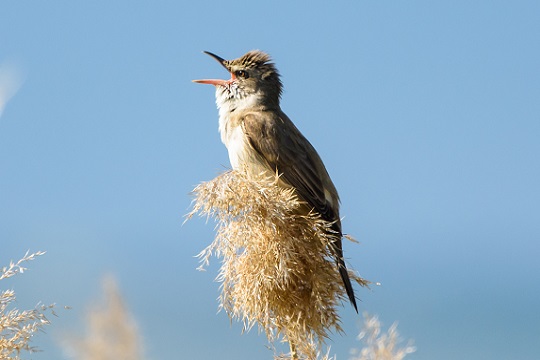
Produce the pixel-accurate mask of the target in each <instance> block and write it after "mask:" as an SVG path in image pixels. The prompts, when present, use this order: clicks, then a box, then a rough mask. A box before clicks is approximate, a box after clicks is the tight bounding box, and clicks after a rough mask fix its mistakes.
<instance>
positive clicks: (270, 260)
mask: <svg viewBox="0 0 540 360" xmlns="http://www.w3.org/2000/svg"><path fill="white" fill-rule="evenodd" d="M277 182H278V178H277V177H276V178H271V179H267V178H261V179H256V180H252V179H248V178H247V176H246V175H245V174H243V173H240V172H237V171H228V172H226V173H223V174H222V175H220V176H218V177H217V178H215V179H213V180H211V181H208V182H205V183H202V184H200V185H198V186H197V187H196V188H195V189H194V191H193V192H194V195H195V200H194V207H193V211H192V212H191V213H190V214H189V217H191V216H193V215H194V214H196V213H198V214H199V215H201V216H207V217H211V218H214V219H215V220H216V221H217V234H216V238H215V240H214V241H213V242H212V244H211V245H210V246H208V247H207V248H206V249H204V250H203V251H202V252H201V253H200V254H199V257H200V259H201V262H202V265H201V267H204V266H205V265H207V264H208V262H209V258H210V257H211V256H212V255H216V256H217V257H219V258H221V259H222V265H221V269H220V271H219V275H218V278H217V279H218V281H220V282H221V290H222V291H221V295H220V298H219V301H220V307H221V308H223V309H224V310H225V311H226V312H227V314H228V315H229V316H230V317H231V318H233V319H236V320H239V321H241V322H243V324H244V329H245V330H250V329H251V328H252V327H253V326H254V325H256V324H257V325H258V327H259V329H260V330H262V331H264V332H265V333H266V336H267V338H268V340H269V342H270V343H271V344H273V343H275V342H276V341H278V340H281V341H286V342H289V344H290V348H291V354H289V355H288V356H290V357H291V358H293V359H300V358H301V359H317V358H318V357H319V355H320V354H321V346H322V344H323V343H324V340H325V339H326V338H328V337H329V335H330V333H333V332H342V328H341V326H340V318H339V315H338V311H337V307H338V306H339V305H340V304H341V303H342V301H345V300H346V298H347V296H346V294H345V290H344V288H343V286H342V280H341V277H340V275H339V272H338V269H337V266H336V264H335V261H334V259H333V256H332V255H333V254H332V251H331V247H330V244H331V242H332V240H333V236H334V235H333V234H332V232H331V231H330V228H331V225H332V224H331V223H330V222H328V221H325V220H323V219H321V218H320V216H318V215H317V214H315V213H309V214H307V215H305V214H303V213H302V211H300V209H301V207H302V202H301V201H300V200H299V199H298V197H297V196H296V195H295V193H294V191H293V190H291V189H285V188H283V187H278V186H277ZM350 276H351V278H352V279H353V280H355V281H356V282H357V283H358V284H360V285H362V286H367V284H368V282H367V281H366V280H364V279H362V278H360V277H359V276H357V275H356V274H354V273H353V272H350Z"/></svg>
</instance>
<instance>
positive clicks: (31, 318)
mask: <svg viewBox="0 0 540 360" xmlns="http://www.w3.org/2000/svg"><path fill="white" fill-rule="evenodd" d="M43 254H45V252H42V251H38V252H35V253H33V254H29V253H28V252H27V253H26V254H25V255H24V257H23V258H22V259H20V260H19V261H17V262H16V263H15V262H13V261H12V262H10V264H9V266H7V267H3V268H2V272H1V273H0V280H4V279H7V278H10V277H12V276H14V275H17V274H22V273H24V271H25V270H26V268H25V267H24V266H23V263H25V262H27V261H31V260H34V259H35V258H36V257H37V256H40V255H43ZM15 300H16V296H15V292H14V291H13V290H2V291H1V292H0V359H9V360H11V359H13V360H15V359H20V354H21V352H23V351H28V352H34V351H36V348H35V347H32V346H30V340H31V339H32V337H33V336H34V335H35V334H36V332H37V331H38V330H41V329H42V328H43V327H44V326H46V325H49V324H50V322H49V320H48V319H47V317H46V316H45V313H46V312H50V313H51V314H53V315H55V313H54V310H53V308H54V305H38V306H36V307H35V308H34V309H31V310H22V311H21V310H19V309H17V308H12V309H9V308H10V305H11V304H12V303H14V302H15Z"/></svg>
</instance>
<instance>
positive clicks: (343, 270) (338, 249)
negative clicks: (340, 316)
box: [332, 222, 358, 313]
mask: <svg viewBox="0 0 540 360" xmlns="http://www.w3.org/2000/svg"><path fill="white" fill-rule="evenodd" d="M332 230H334V231H335V232H336V240H335V241H334V242H333V245H334V246H333V248H334V249H333V250H334V255H335V257H336V265H337V267H338V270H339V275H341V280H342V281H343V285H344V286H345V292H346V293H347V296H348V297H349V301H350V302H351V305H352V306H353V307H354V310H356V313H358V306H357V305H356V298H355V297H354V289H353V287H352V283H351V278H350V277H349V272H348V271H347V266H346V265H345V260H343V248H342V245H341V238H342V236H343V235H342V233H341V224H340V223H339V222H338V223H335V224H334V225H333V226H332Z"/></svg>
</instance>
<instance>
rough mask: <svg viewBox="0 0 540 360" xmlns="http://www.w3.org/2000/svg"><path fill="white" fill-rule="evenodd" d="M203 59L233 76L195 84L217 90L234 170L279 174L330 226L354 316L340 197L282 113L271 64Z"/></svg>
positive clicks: (257, 59)
mask: <svg viewBox="0 0 540 360" xmlns="http://www.w3.org/2000/svg"><path fill="white" fill-rule="evenodd" d="M204 53H205V54H207V55H209V56H211V57H212V58H214V59H215V60H217V61H218V62H219V63H220V64H221V65H222V66H223V67H224V68H225V69H226V70H227V71H228V72H229V73H230V75H231V78H230V79H228V80H219V79H201V80H193V82H195V83H200V84H210V85H214V86H215V88H216V105H217V107H218V112H219V132H220V136H221V140H222V142H223V143H224V144H225V146H226V147H227V150H228V154H229V160H230V163H231V166H232V168H233V169H235V170H243V171H245V172H246V173H247V174H248V176H250V175H251V176H253V177H256V176H260V174H268V175H269V176H271V175H273V176H275V175H276V174H278V179H279V180H278V186H282V187H286V188H293V189H294V191H295V193H296V195H297V196H298V197H299V199H300V200H301V201H303V202H304V203H305V204H307V207H308V208H309V210H310V211H315V212H317V213H318V214H319V215H320V216H321V218H322V219H324V220H326V221H328V222H330V223H331V224H332V225H331V229H332V230H331V231H332V233H333V235H334V236H333V240H332V242H331V245H330V247H331V252H332V255H333V257H334V258H335V262H336V265H337V267H338V271H339V274H340V276H341V279H342V281H343V285H344V287H345V291H346V293H347V296H348V298H349V301H350V303H351V304H352V306H353V307H354V309H355V310H356V312H358V307H357V304H356V298H355V294H354V289H353V287H352V284H351V279H350V277H349V273H348V271H347V267H346V265H345V260H344V258H343V249H342V237H343V233H342V228H341V219H340V216H339V206H340V199H339V195H338V192H337V190H336V187H335V186H334V183H333V182H332V180H331V179H330V175H329V174H328V171H327V170H326V167H325V165H324V163H323V161H322V160H321V157H320V156H319V154H318V153H317V151H316V150H315V148H314V147H313V145H311V143H310V142H309V141H308V140H307V139H306V137H305V136H304V135H303V134H302V133H301V132H300V130H298V128H297V127H296V126H295V125H294V123H293V122H292V121H291V120H290V119H289V117H288V116H287V115H286V114H285V113H284V112H283V111H282V110H281V107H280V100H281V95H282V91H283V85H282V82H281V77H280V73H279V72H278V70H277V68H276V66H275V64H274V63H273V60H272V58H271V57H270V55H268V54H267V53H265V52H263V51H260V50H251V51H249V52H247V53H246V54H244V55H243V56H241V57H239V58H237V59H234V60H225V59H223V58H221V57H219V56H218V55H216V54H213V53H211V52H208V51H204Z"/></svg>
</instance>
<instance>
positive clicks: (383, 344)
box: [350, 313, 416, 360]
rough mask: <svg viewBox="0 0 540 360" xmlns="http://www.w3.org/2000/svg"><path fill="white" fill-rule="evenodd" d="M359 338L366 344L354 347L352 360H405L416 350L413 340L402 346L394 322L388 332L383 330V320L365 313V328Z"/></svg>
mask: <svg viewBox="0 0 540 360" xmlns="http://www.w3.org/2000/svg"><path fill="white" fill-rule="evenodd" d="M358 340H360V341H363V342H364V344H365V346H364V347H363V348H362V350H357V349H353V350H352V351H351V354H352V355H353V357H352V358H351V359H350V360H403V358H404V357H405V356H407V354H411V353H413V352H415V351H416V348H415V347H414V346H413V345H412V341H409V343H408V344H407V345H406V346H405V347H402V346H400V342H401V339H400V337H399V333H398V331H397V324H396V323H394V324H392V326H390V328H389V329H388V332H386V333H382V332H381V322H380V321H379V319H378V318H377V316H372V315H369V314H367V313H364V328H363V329H362V331H361V332H360V334H359V335H358Z"/></svg>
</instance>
